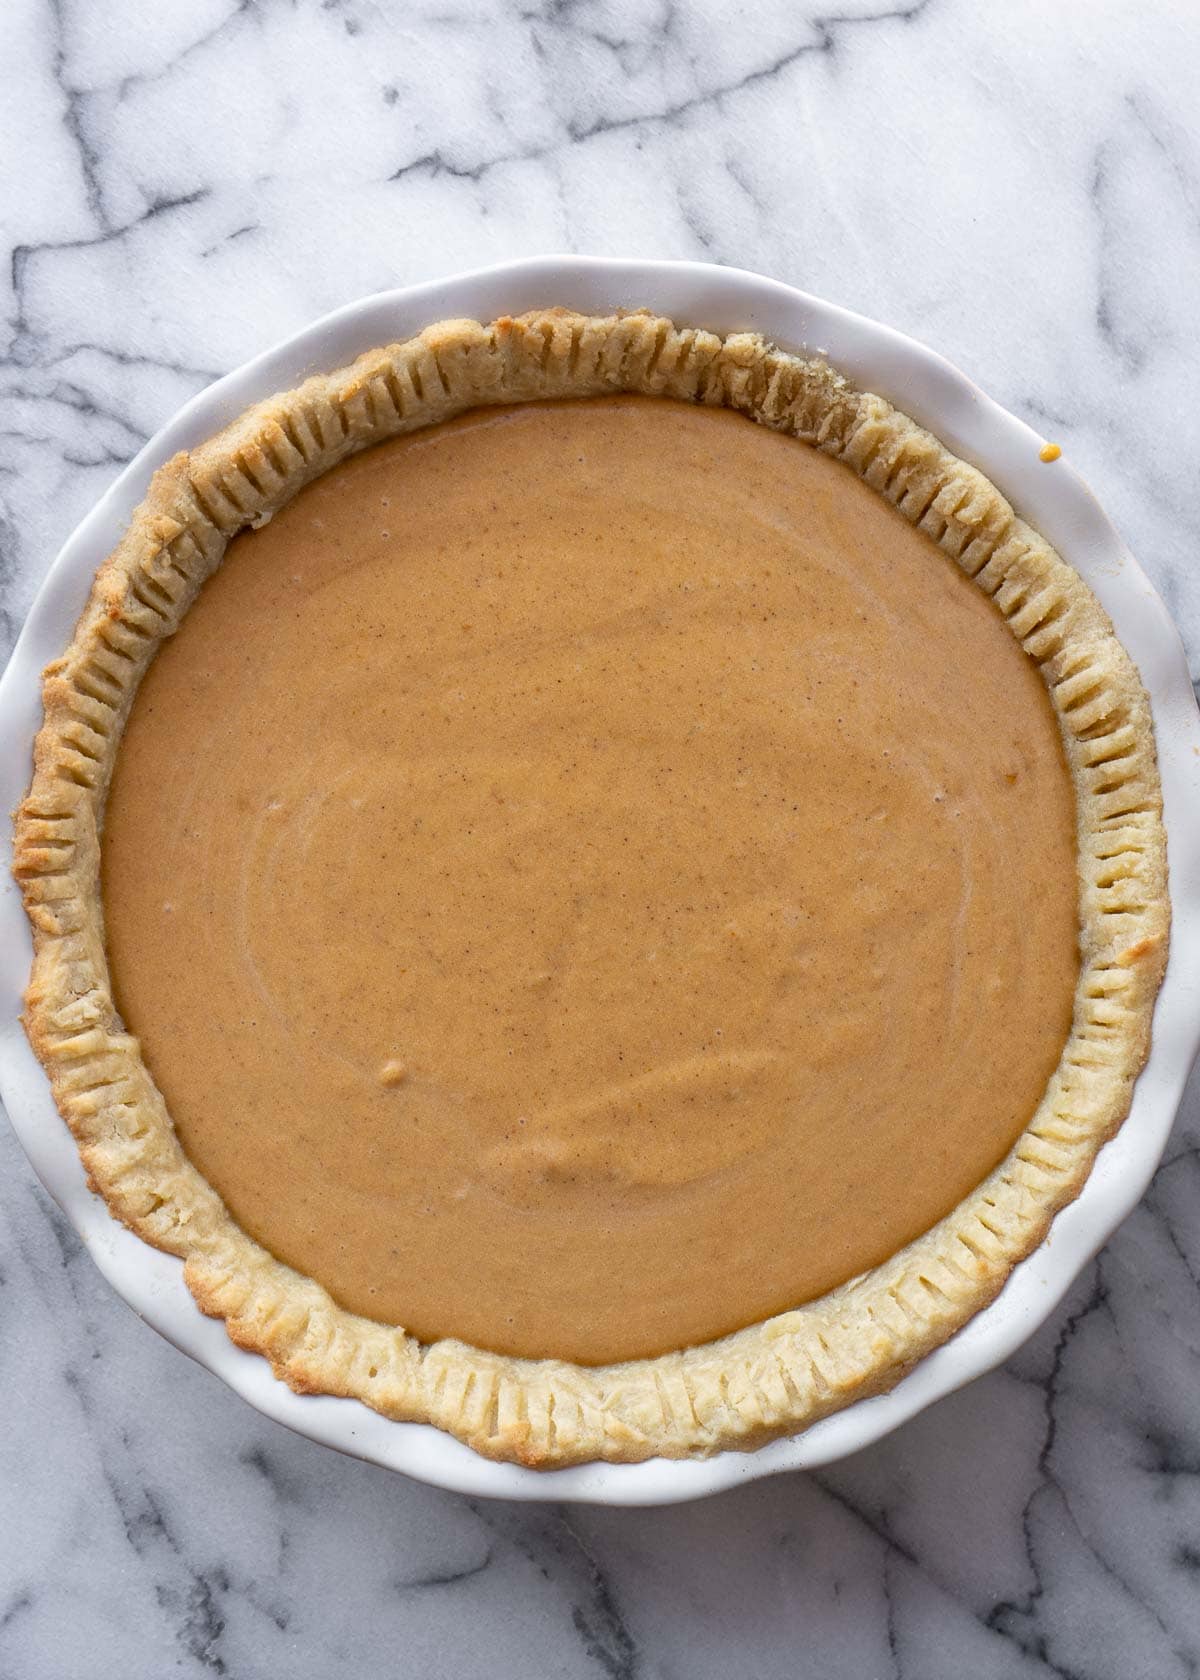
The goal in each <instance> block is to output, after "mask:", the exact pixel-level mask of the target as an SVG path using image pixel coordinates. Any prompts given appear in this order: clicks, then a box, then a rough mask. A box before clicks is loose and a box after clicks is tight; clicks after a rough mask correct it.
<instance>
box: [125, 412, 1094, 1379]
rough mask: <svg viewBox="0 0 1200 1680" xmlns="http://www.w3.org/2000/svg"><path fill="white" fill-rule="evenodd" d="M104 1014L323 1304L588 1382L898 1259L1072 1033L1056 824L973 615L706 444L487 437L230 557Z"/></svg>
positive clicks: (656, 432)
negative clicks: (571, 1367)
mask: <svg viewBox="0 0 1200 1680" xmlns="http://www.w3.org/2000/svg"><path fill="white" fill-rule="evenodd" d="M103 893H104V909H105V917H106V930H107V940H108V946H109V951H110V957H111V965H112V974H113V982H114V986H115V991H116V997H117V1002H118V1005H119V1007H120V1009H121V1012H122V1014H123V1016H124V1018H125V1020H126V1022H127V1023H128V1025H129V1027H130V1030H131V1031H132V1032H134V1033H135V1034H136V1035H137V1036H138V1037H139V1038H140V1040H141V1044H142V1050H143V1054H144V1055H145V1058H146V1060H147V1062H148V1065H149V1067H150V1069H151V1071H152V1073H153V1074H154V1077H155V1079H156V1081H157V1083H158V1085H159V1086H160V1088H161V1090H162V1092H163V1094H164V1096H165V1098H166V1102H167V1105H168V1108H169V1110H170V1112H171V1115H172V1117H173V1119H174V1122H175V1125H176V1128H177V1130H178V1133H179V1136H180V1138H181V1141H182V1143H183V1145H184V1148H185V1149H186V1151H187V1153H188V1154H189V1156H190V1157H191V1159H192V1160H193V1162H194V1163H195V1165H196V1166H197V1167H198V1168H199V1170H200V1171H201V1172H202V1173H203V1174H204V1176H205V1177H206V1178H207V1179H208V1180H209V1181H210V1182H211V1183H212V1184H213V1185H214V1186H215V1187H216V1188H217V1190H218V1191H219V1192H220V1194H221V1195H222V1196H223V1197H224V1199H225V1201H226V1203H227V1204H228V1206H229V1209H230V1211H231V1213H232V1214H233V1216H234V1217H235V1219H237V1220H238V1222H239V1223H240V1224H241V1225H242V1226H243V1227H244V1228H245V1229H246V1230H247V1231H248V1232H249V1233H250V1234H251V1235H252V1236H254V1237H255V1238H257V1239H258V1240H259V1241H260V1242H261V1243H262V1244H264V1245H265V1247H266V1248H268V1249H269V1250H270V1251H271V1252H272V1253H273V1254H275V1255H276V1256H278V1257H279V1258H280V1259H282V1260H284V1261H286V1262H288V1263H289V1264H291V1265H292V1266H294V1267H296V1268H297V1269H298V1270H299V1271H301V1272H303V1273H305V1274H306V1275H308V1276H310V1277H313V1278H315V1279H316V1280H317V1281H318V1282H320V1283H321V1284H323V1285H324V1286H325V1287H326V1288H327V1289H328V1290H329V1292H330V1294H331V1295H332V1296H333V1298H334V1299H335V1300H336V1301H337V1302H338V1303H340V1304H341V1305H342V1306H344V1307H346V1308H349V1309H350V1310H352V1311H355V1312H359V1313H363V1314H365V1315H367V1316H368V1317H371V1318H375V1319H379V1320H383V1321H386V1322H388V1323H393V1324H398V1325H402V1326H403V1327H404V1328H406V1329H407V1330H409V1331H411V1332H412V1333H413V1334H414V1335H416V1336H418V1337H419V1338H421V1339H422V1340H423V1341H432V1340H436V1339H439V1338H442V1337H458V1338H461V1339H462V1340H464V1341H467V1342H470V1343H473V1344H475V1345H476V1346H478V1347H482V1348H487V1349H493V1350H495V1351H497V1352H501V1353H508V1354H515V1355H524V1356H528V1357H531V1358H541V1357H548V1356H554V1357H560V1358H564V1359H570V1360H574V1361H577V1362H579V1363H583V1364H595V1363H602V1362H608V1361H612V1360H621V1359H628V1358H634V1357H641V1356H646V1355H654V1354H659V1353H663V1352H667V1351H670V1350H671V1349H676V1348H682V1347H685V1346H688V1345H691V1344H695V1343H699V1342H703V1341H707V1340H709V1339H711V1338H713V1337H715V1336H718V1335H721V1334H723V1333H724V1332H727V1331H730V1330H734V1329H736V1328H739V1327H741V1326H743V1325H747V1324H751V1323H755V1322H757V1321H759V1320H762V1319H764V1318H766V1317H768V1316H770V1315H771V1314H773V1313H775V1312H777V1311H780V1310H782V1309H785V1308H787V1307H790V1306H795V1305H798V1304H800V1303H802V1302H804V1301H807V1300H811V1299H813V1298H814V1297H816V1296H819V1295H821V1294H823V1293H824V1292H825V1291H827V1290H828V1289H830V1288H831V1287H833V1286H835V1285H837V1284H839V1283H841V1282H844V1281H845V1280H847V1279H849V1278H851V1277H854V1276H856V1275H857V1274H859V1273H861V1272H863V1271H866V1270H867V1269H868V1268H870V1267H872V1266H874V1265H876V1264H878V1263H879V1262H880V1261H882V1260H884V1259H886V1258H887V1257H888V1256H889V1255H891V1254H893V1253H894V1252H895V1251H896V1250H898V1249H899V1248H901V1247H902V1246H903V1245H904V1244H906V1243H907V1242H909V1241H910V1240H911V1239H912V1238H914V1237H916V1236H918V1235H919V1234H920V1233H922V1232H923V1231H925V1230H927V1229H928V1228H929V1227H930V1226H931V1225H933V1224H934V1223H935V1222H936V1221H937V1220H938V1219H939V1218H941V1217H942V1216H943V1215H944V1214H946V1213H948V1212H949V1211H950V1210H951V1209H952V1208H954V1207H955V1206H956V1205H957V1204H958V1203H959V1202H960V1201H961V1200H962V1198H963V1197H964V1196H965V1195H966V1194H967V1193H968V1192H969V1191H970V1190H971V1189H972V1188H973V1187H974V1186H976V1185H977V1184H978V1183H979V1182H980V1181H981V1180H982V1179H983V1178H984V1177H985V1176H986V1175H987V1173H988V1172H989V1171H990V1170H991V1168H992V1167H994V1166H995V1165H996V1164H997V1162H998V1161H999V1160H1000V1159H1001V1158H1002V1157H1003V1156H1004V1155H1005V1154H1006V1153H1007V1151H1008V1149H1009V1148H1010V1146H1011V1145H1012V1144H1013V1142H1014V1141H1015V1140H1016V1138H1017V1137H1018V1136H1019V1134H1020V1133H1021V1131H1022V1130H1023V1129H1024V1127H1025V1126H1026V1124H1027V1123H1028V1121H1029V1119H1030V1117H1031V1115H1032V1114H1033V1111H1034V1110H1035V1108H1036V1107H1037V1105H1038V1102H1039V1100H1040V1098H1041V1096H1042V1093H1043V1091H1044V1089H1045V1086H1046V1084H1047V1081H1048V1079H1049V1077H1050V1074H1051V1072H1052V1070H1053V1069H1054V1067H1055V1065H1056V1063H1057V1061H1058V1059H1059V1056H1060V1053H1061V1051H1062V1047H1063V1044H1064V1041H1065V1039H1066V1037H1067V1033H1068V1030H1069V1027H1070V1022H1071V1013H1072V1002H1073V991H1074V986H1075V981H1076V976H1077V969H1078V951H1077V925H1078V912H1077V869H1076V827H1075V807H1074V798H1073V789H1072V784H1071V780H1070V777H1069V775H1068V772H1067V768H1066V765H1065V762H1064V758H1063V754H1062V748H1061V744H1060V739H1059V731H1058V726H1057V723H1056V720H1055V717H1054V714H1053V711H1052V709H1051V705H1050V702H1049V699H1048V697H1047V694H1046V692H1045V690H1044V688H1043V686H1042V683H1041V681H1040V679H1039V677H1038V674H1037V671H1036V669H1035V667H1034V666H1033V664H1032V662H1031V661H1030V660H1029V659H1028V658H1027V657H1026V655H1025V654H1024V653H1023V652H1022V650H1021V648H1020V646H1019V644H1018V643H1017V641H1016V640H1015V638H1014V637H1013V635H1012V634H1011V633H1010V632H1009V630H1008V629H1007V628H1006V627H1005V626H1004V624H1003V623H1002V621H1001V619H1000V616H999V614H998V612H997V611H996V609H995V607H994V606H993V605H992V603H991V602H990V601H989V600H988V599H987V597H986V596H985V595H984V594H983V593H982V592H981V591H979V590H978V589H977V588H976V587H975V586H974V585H973V584H972V583H971V582H970V581H969V580H968V579H967V578H965V577H964V576H963V575H962V573H961V572H960V571H959V569H958V568H957V567H956V566H955V564H954V562H953V561H952V560H950V559H949V558H947V557H946V556H945V555H944V554H943V553H942V552H941V550H940V549H938V548H937V547H936V546H935V544H934V543H933V541H932V540H931V539H930V538H929V537H927V536H926V535H925V534H923V533H922V532H921V531H919V530H917V529H915V528H914V527H913V526H911V525H910V524H909V523H908V522H907V521H906V520H905V519H904V518H903V517H902V516H901V515H900V514H899V513H897V512H896V511H895V510H894V509H892V508H891V507H890V506H889V505H888V504H887V503H886V502H885V501H884V500H883V499H882V498H881V497H879V496H878V495H877V494H876V493H875V492H874V491H873V490H871V489H869V488H868V487H867V486H866V485H864V484H863V483H862V482H861V481H860V480H859V479H858V478H856V477H855V476H854V474H853V473H852V472H851V471H850V470H849V469H848V468H847V467H845V466H843V465H841V464H840V463H838V462H836V461H833V460H831V459H829V458H828V457H826V456H825V455H822V454H820V453H818V452H817V451H815V450H813V449H811V448H809V447H808V446H806V445H805V444H802V443H799V442H797V441H796V440H794V439H791V438H788V437H785V436H782V435H780V434H777V433H774V432H771V431H769V430H767V429H765V428H764V427H761V426H758V425H756V424H754V423H753V422H752V421H750V420H747V419H745V418H743V417H741V416H739V415H736V414H734V413H732V412H730V411H728V410H724V409H717V408H706V407H699V406H694V405H691V404H684V403H676V402H670V401H666V400H662V399H654V398H643V397H613V398H604V399H590V400H581V401H571V402H560V403H537V404H525V405H520V406H517V407H512V408H506V409H489V410H478V411H475V412H472V413H470V414H467V415H466V416H464V417H463V418H462V419H459V420H456V421H453V422H451V423H450V424H447V425H442V426H439V427H436V428H434V429H431V430H428V431H423V432H419V433H415V434H413V435H411V436H408V437H403V438H400V439H397V440H395V441H393V442H390V443H385V444H381V445H379V446H378V447H376V448H374V449H372V450H370V451H368V452H367V453H365V454H362V455H360V456H358V457H356V458H355V459H353V460H351V461H349V462H347V463H345V464H344V465H342V466H340V467H338V468H336V469H334V470H333V471H332V472H330V473H328V474H326V475H325V476H324V477H322V478H320V479H318V480H317V481H316V482H315V483H314V484H312V485H311V486H310V487H309V488H307V489H306V490H304V491H302V492H301V493H300V494H299V495H298V496H297V497H296V498H295V499H294V500H293V501H292V502H291V503H289V504H288V505H287V506H286V507H285V508H284V509H283V510H282V511H281V512H279V513H277V514H276V515H275V517H274V518H273V519H272V520H271V522H270V523H269V524H267V525H266V526H264V527H263V528H262V529H260V530H255V531H247V532H245V533H243V534H242V535H240V536H238V537H237V538H235V540H234V541H233V542H232V543H231V545H230V547H229V550H228V553H227V555H226V558H225V560H224V562H223V564H222V566H221V567H220V569H219V571H218V572H217V573H216V574H215V576H214V577H213V578H212V579H211V580H210V581H209V583H208V584H206V586H205V587H204V589H203V591H202V592H201V595H200V597H199V599H198V600H197V602H196V604H195V605H194V606H193V607H192V608H191V610H190V611H189V613H188V614H187V616H186V618H185V619H184V621H183V624H182V627H181V629H180V631H179V633H178V634H177V635H176V636H175V637H174V638H172V639H171V640H169V641H167V642H166V643H165V644H164V646H163V647H162V649H161V651H160V652H159V653H158V655H157V657H156V659H155V660H154V662H153V664H152V665H151V667H150V670H149V672H148V674H147V676H146V678H145V680H144V681H143V683H142V685H141V688H140V690H139V692H138V694H137V697H136V700H135V703H134V706H133V711H132V714H131V717H130V720H129V724H128V728H127V732H126V735H125V739H124V742H123V745H122V747H121V751H120V753H119V755H118V758H117V765H116V773H115V778H114V782H113V786H112V792H111V797H110V800H109V804H108V812H107V819H106V828H105V837H104V848H103Z"/></svg>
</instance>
